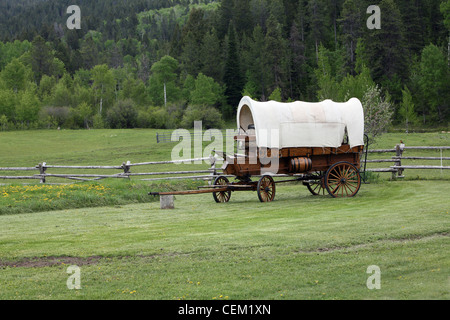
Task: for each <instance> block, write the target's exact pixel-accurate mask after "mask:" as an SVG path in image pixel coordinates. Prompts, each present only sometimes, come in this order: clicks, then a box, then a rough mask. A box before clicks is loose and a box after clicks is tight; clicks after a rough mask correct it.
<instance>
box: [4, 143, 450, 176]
mask: <svg viewBox="0 0 450 320" xmlns="http://www.w3.org/2000/svg"><path fill="white" fill-rule="evenodd" d="M410 150H434V151H440V156H434V157H422V156H406V157H405V156H403V153H404V152H405V151H410ZM444 150H450V147H449V146H441V147H406V146H405V145H404V144H398V145H396V146H395V147H394V148H393V149H374V150H368V152H367V154H368V155H372V154H386V153H394V154H395V155H393V156H391V158H390V159H365V157H363V159H362V161H363V162H362V165H361V171H368V172H388V173H391V174H392V179H396V178H401V177H404V175H403V174H404V171H405V170H414V169H421V170H423V169H427V170H428V169H429V170H433V169H434V170H447V169H450V166H444V161H448V160H450V157H444V156H443V151H444ZM217 160H218V158H215V157H212V156H210V157H206V158H196V159H183V160H175V161H152V162H141V163H131V162H130V161H127V162H123V163H122V164H121V165H118V166H93V165H91V166H65V165H48V164H47V163H46V162H42V163H39V164H38V165H36V166H34V167H0V172H2V171H6V172H16V173H17V175H0V180H3V179H5V180H30V179H31V180H32V179H35V180H39V181H40V183H46V182H47V178H62V179H69V180H80V181H95V180H101V179H106V178H119V179H120V178H122V179H127V178H128V179H129V178H131V177H138V178H140V180H142V181H156V180H176V179H203V180H213V179H214V178H215V177H217V176H218V175H220V174H221V169H219V168H216V161H217ZM404 160H423V161H427V160H434V161H440V165H439V166H436V165H405V164H404V163H402V161H404ZM197 161H201V162H203V161H209V164H210V167H209V168H207V169H205V170H189V171H175V170H174V171H167V172H132V168H135V167H138V166H152V165H162V164H176V163H192V162H197ZM371 163H392V164H393V165H391V166H389V167H384V168H367V165H368V164H371ZM51 169H68V170H120V171H121V172H119V173H115V174H103V173H102V174H99V173H92V174H88V173H49V172H48V171H49V170H51ZM29 171H38V173H36V174H33V175H22V174H19V173H22V172H29ZM146 176H147V177H150V178H144V177H146ZM279 176H286V175H279Z"/></svg>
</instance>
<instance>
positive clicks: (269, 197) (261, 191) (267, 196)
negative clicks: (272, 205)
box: [256, 175, 275, 202]
mask: <svg viewBox="0 0 450 320" xmlns="http://www.w3.org/2000/svg"><path fill="white" fill-rule="evenodd" d="M256 191H257V192H258V198H259V201H261V202H271V201H273V199H275V181H273V178H272V177H271V176H267V175H266V176H263V177H261V179H259V181H258V187H257V189H256Z"/></svg>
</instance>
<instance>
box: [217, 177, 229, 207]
mask: <svg viewBox="0 0 450 320" xmlns="http://www.w3.org/2000/svg"><path fill="white" fill-rule="evenodd" d="M229 183H230V181H228V179H227V177H223V176H220V177H217V178H216V180H214V185H215V186H218V185H221V186H227V185H228V184H229ZM213 198H214V200H215V201H216V202H217V203H221V202H228V201H230V198H231V191H218V192H213Z"/></svg>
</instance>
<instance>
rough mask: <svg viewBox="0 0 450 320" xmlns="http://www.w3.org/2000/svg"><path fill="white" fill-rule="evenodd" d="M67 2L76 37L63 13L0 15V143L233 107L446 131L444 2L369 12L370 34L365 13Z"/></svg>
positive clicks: (275, 4) (39, 4)
mask: <svg viewBox="0 0 450 320" xmlns="http://www.w3.org/2000/svg"><path fill="white" fill-rule="evenodd" d="M78 3H79V6H80V8H81V12H82V20H81V22H82V24H81V29H80V30H69V29H67V27H66V26H65V21H66V19H67V18H68V15H67V13H66V12H65V10H66V8H67V6H68V5H69V4H71V3H70V1H68V0H67V1H66V0H60V1H57V0H48V1H40V0H21V1H11V0H5V1H4V2H2V4H0V7H1V9H2V10H0V12H1V13H0V16H1V19H0V21H1V22H0V39H2V41H0V127H1V129H2V130H11V129H25V128H52V127H63V128H102V127H110V128H135V127H145V128H177V127H180V126H183V127H190V126H192V124H193V121H194V120H203V123H204V125H205V127H221V126H223V125H224V123H225V122H226V121H228V120H232V119H234V116H235V112H236V108H237V104H238V102H239V100H240V99H241V97H242V96H243V95H248V96H250V97H252V98H253V99H256V100H260V101H266V100H278V101H286V102H287V101H294V100H303V101H319V100H323V99H333V100H335V101H346V100H347V99H349V98H351V97H357V98H359V99H360V100H361V101H363V105H364V108H365V109H366V114H368V115H373V117H374V118H370V117H369V116H368V117H367V118H368V119H366V122H367V123H366V125H367V126H368V127H370V126H373V127H374V128H375V127H377V126H376V125H373V123H375V122H377V123H378V124H380V123H382V124H383V127H385V126H386V125H389V124H395V125H401V126H402V127H406V128H407V129H408V128H412V127H414V126H418V125H420V126H428V127H434V126H446V125H447V124H448V119H449V115H450V112H449V108H448V104H449V101H450V99H449V98H450V81H449V80H450V72H449V64H450V51H449V48H450V46H449V42H450V38H449V30H450V0H446V1H440V0H415V1H410V0H399V1H393V0H382V1H379V3H378V5H379V7H380V9H381V29H379V30H371V29H368V28H367V24H366V21H367V19H368V17H369V14H367V13H366V10H367V7H368V6H369V5H370V4H372V3H369V1H367V0H331V1H325V0H270V1H269V0H221V1H211V0H197V1H195V0H194V1H193V0H158V1H150V0H131V1H126V2H117V1H113V0H105V1H84V0H80V1H78ZM372 109H373V110H372ZM376 117H378V118H376ZM374 132H375V129H374Z"/></svg>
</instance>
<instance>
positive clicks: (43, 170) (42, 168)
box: [38, 162, 47, 183]
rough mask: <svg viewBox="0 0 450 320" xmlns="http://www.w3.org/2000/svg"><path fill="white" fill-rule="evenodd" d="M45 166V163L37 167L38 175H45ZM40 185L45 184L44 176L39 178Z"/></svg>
mask: <svg viewBox="0 0 450 320" xmlns="http://www.w3.org/2000/svg"><path fill="white" fill-rule="evenodd" d="M46 165H47V163H46V162H42V163H39V165H38V168H39V174H45V170H47V167H46ZM40 183H45V176H43V177H41V181H40Z"/></svg>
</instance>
